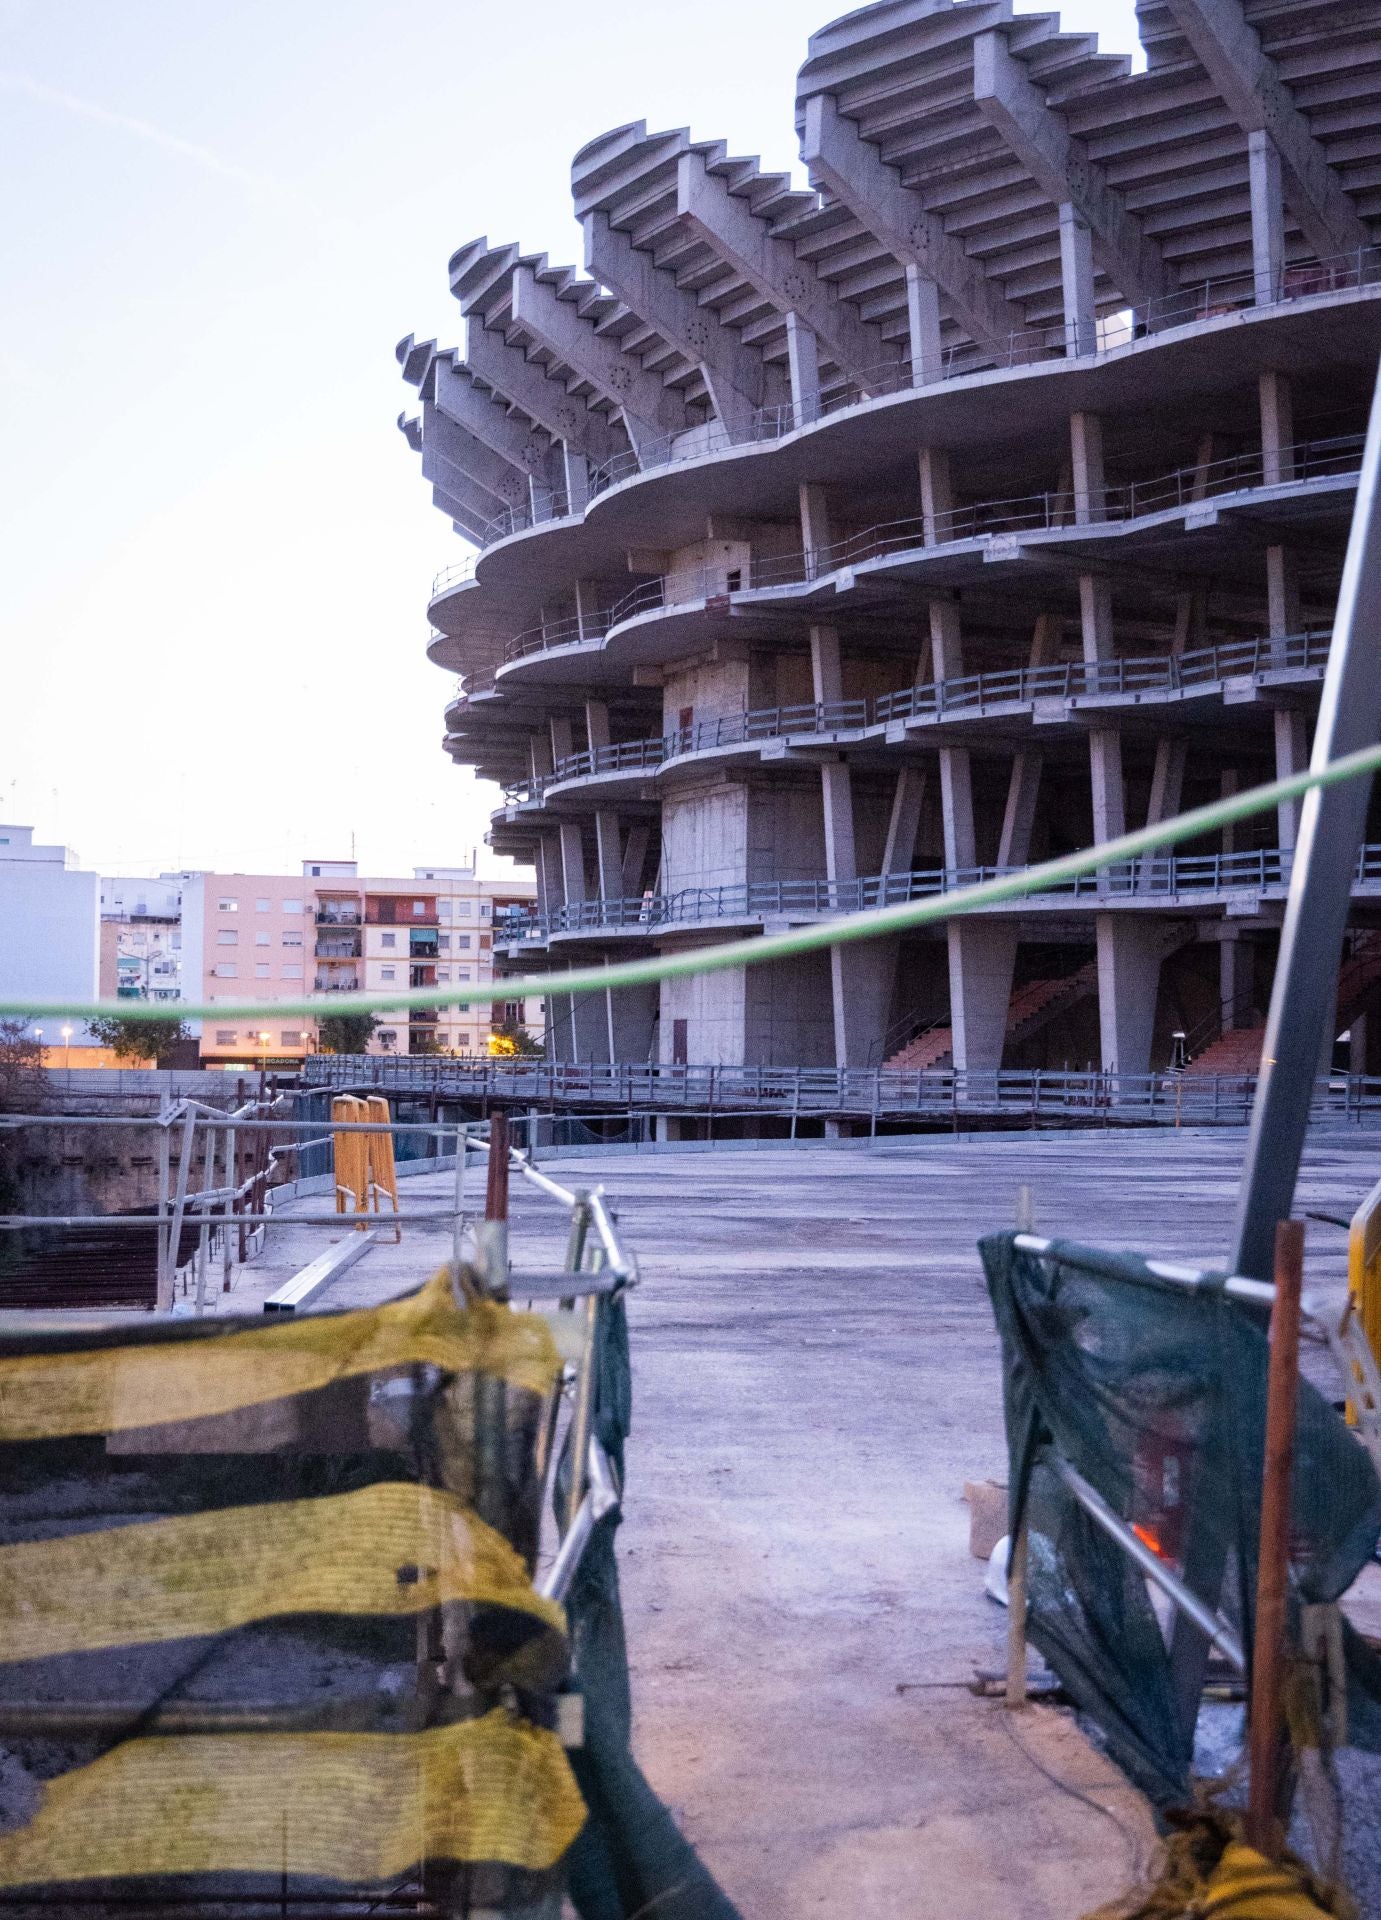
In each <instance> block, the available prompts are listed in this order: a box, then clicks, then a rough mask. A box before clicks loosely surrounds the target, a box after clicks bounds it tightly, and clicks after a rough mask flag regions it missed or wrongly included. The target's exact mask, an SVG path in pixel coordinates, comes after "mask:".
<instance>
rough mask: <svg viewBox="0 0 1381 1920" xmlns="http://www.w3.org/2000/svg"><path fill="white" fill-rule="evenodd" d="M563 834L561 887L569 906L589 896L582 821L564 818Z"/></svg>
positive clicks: (561, 831)
mask: <svg viewBox="0 0 1381 1920" xmlns="http://www.w3.org/2000/svg"><path fill="white" fill-rule="evenodd" d="M559 831H560V834H561V888H562V892H563V893H564V894H565V896H566V904H567V906H575V905H577V904H578V903H579V902H581V901H583V900H584V899H585V898H586V897H587V896H586V892H585V848H584V844H583V842H582V839H581V833H580V822H579V821H578V820H563V821H562V822H561V826H560V829H559Z"/></svg>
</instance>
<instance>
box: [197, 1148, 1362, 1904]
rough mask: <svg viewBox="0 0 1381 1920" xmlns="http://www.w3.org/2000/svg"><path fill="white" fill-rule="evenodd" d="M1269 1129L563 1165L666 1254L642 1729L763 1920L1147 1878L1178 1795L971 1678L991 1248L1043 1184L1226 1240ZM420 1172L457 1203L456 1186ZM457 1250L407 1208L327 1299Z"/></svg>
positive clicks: (645, 1481) (409, 1198) (639, 1559)
mask: <svg viewBox="0 0 1381 1920" xmlns="http://www.w3.org/2000/svg"><path fill="white" fill-rule="evenodd" d="M1241 1152H1242V1136H1241V1135H1239V1134H1228V1133H1223V1132H1214V1133H1210V1134H1201V1135H1194V1134H1189V1133H1182V1134H1178V1135H1176V1134H1161V1133H1157V1134H1151V1133H1144V1134H1143V1133H1138V1134H1132V1135H1125V1134H1116V1135H1113V1134H1106V1135H1062V1136H1055V1137H1043V1136H1006V1137H993V1136H988V1137H986V1138H977V1139H960V1140H948V1139H942V1138H933V1137H932V1138H930V1139H926V1140H923V1141H919V1142H918V1141H915V1140H911V1141H905V1142H887V1141H881V1142H879V1143H877V1145H876V1146H874V1147H869V1146H867V1145H865V1144H858V1145H853V1146H841V1147H839V1148H826V1149H812V1150H808V1151H803V1152H796V1153H793V1152H792V1151H790V1150H789V1149H785V1148H772V1149H764V1150H758V1151H732V1150H723V1151H716V1152H709V1153H695V1154H685V1155H678V1154H676V1153H674V1152H666V1153H648V1154H638V1155H617V1156H613V1155H609V1156H600V1155H594V1154H591V1155H588V1156H584V1157H582V1158H580V1159H566V1158H562V1159H560V1160H559V1161H557V1162H555V1163H554V1164H553V1165H552V1167H551V1170H552V1171H553V1173H554V1174H555V1175H556V1176H557V1177H558V1178H560V1179H562V1180H563V1181H565V1182H568V1183H571V1184H575V1183H583V1184H594V1183H595V1182H602V1183H603V1184H604V1186H605V1187H606V1189H607V1191H608V1193H609V1195H610V1197H611V1199H612V1200H613V1201H614V1203H615V1204H616V1206H617V1209H618V1211H619V1214H620V1219H621V1225H622V1230H623V1231H624V1233H625V1234H626V1238H627V1241H628V1244H629V1245H630V1246H631V1247H632V1248H634V1249H635V1250H636V1252H637V1253H638V1255H639V1257H640V1260H641V1263H642V1270H643V1282H644V1283H643V1285H642V1286H641V1287H640V1288H639V1289H638V1291H637V1292H636V1294H635V1295H634V1297H633V1300H632V1304H631V1320H632V1329H633V1362H634V1430H633V1439H632V1444H631V1448H630V1453H629V1488H628V1512H627V1520H626V1522H625V1525H624V1526H623V1528H622V1530H621V1533H620V1556H621V1565H622V1574H623V1581H624V1593H625V1601H626V1607H627V1616H628V1630H629V1642H630V1646H631V1650H632V1659H633V1684H634V1701H635V1714H636V1724H635V1745H636V1749H637V1752H638V1755H639V1758H640V1760H641V1762H642V1764H643V1766H644V1767H645V1769H646V1771H647V1773H648V1775H649V1776H650V1778H651V1779H652V1781H653V1783H654V1785H655V1786H656V1787H657V1789H658V1791H659V1792H660V1793H661V1794H662V1795H663V1796H664V1797H665V1798H666V1799H667V1801H668V1802H669V1803H670V1804H671V1805H672V1807H673V1808H674V1809H675V1810H676V1812H677V1815H678V1817H679V1819H680V1820H681V1822H682V1824H683V1826H684V1829H685V1831H686V1832H687V1834H688V1835H689V1837H690V1838H691V1839H692V1840H693V1841H694V1843H695V1844H696V1845H697V1846H698V1847H699V1848H700V1849H701V1851H702V1853H703V1855H704V1857H705V1859H706V1860H707V1862H708V1863H709V1865H710V1866H711V1868H712V1869H713V1870H714V1872H715V1873H716V1874H717V1875H718V1876H719V1878H720V1879H721V1881H722V1883H723V1884H724V1886H725V1888H726V1890H727V1891H728V1892H729V1893H730V1895H731V1896H732V1897H733V1898H734V1899H735V1900H736V1901H737V1902H738V1903H739V1905H740V1906H741V1908H742V1910H743V1912H744V1914H745V1916H746V1917H747V1920H788V1916H790V1917H791V1920H796V1917H797V1916H802V1915H810V1914H813V1913H830V1914H831V1915H837V1914H841V1913H843V1914H847V1915H848V1916H849V1920H883V1917H884V1916H886V1917H887V1920H892V1917H893V1916H896V1915H898V1914H903V1913H935V1914H944V1915H945V1916H946V1920H980V1917H981V1920H1008V1916H1011V1917H1012V1920H1017V1917H1018V1916H1020V1920H1073V1917H1074V1916H1077V1915H1079V1914H1081V1913H1083V1912H1084V1911H1085V1909H1087V1908H1088V1907H1090V1906H1093V1905H1095V1904H1097V1903H1098V1902H1099V1901H1101V1900H1104V1899H1107V1898H1109V1897H1110V1896H1111V1895H1113V1894H1114V1893H1116V1892H1118V1891H1119V1890H1120V1889H1122V1888H1123V1887H1125V1886H1126V1885H1127V1884H1128V1883H1129V1882H1130V1881H1131V1880H1132V1879H1133V1878H1134V1877H1135V1876H1136V1875H1137V1874H1138V1872H1139V1871H1140V1870H1141V1868H1142V1866H1143V1865H1144V1863H1145V1861H1146V1859H1147V1858H1148V1857H1149V1852H1150V1848H1151V1846H1152V1843H1153V1830H1152V1827H1151V1822H1150V1819H1149V1817H1148V1814H1147V1810H1146V1808H1145V1805H1144V1803H1143V1802H1142V1801H1141V1799H1140V1797H1139V1796H1138V1795H1137V1794H1135V1793H1134V1792H1133V1791H1132V1790H1131V1789H1130V1788H1129V1787H1128V1786H1127V1785H1126V1784H1125V1782H1124V1781H1123V1780H1122V1777H1121V1775H1120V1774H1119V1773H1118V1772H1117V1771H1116V1769H1115V1768H1114V1767H1112V1766H1111V1764H1110V1763H1109V1762H1108V1761H1107V1760H1106V1759H1105V1758H1104V1757H1103V1756H1102V1755H1101V1754H1099V1753H1098V1752H1097V1751H1096V1750H1095V1749H1094V1747H1093V1746H1092V1745H1091V1744H1090V1743H1089V1742H1088V1741H1087V1740H1086V1739H1085V1737H1084V1736H1083V1734H1082V1733H1081V1732H1080V1731H1079V1729H1078V1728H1077V1727H1076V1726H1075V1725H1074V1724H1073V1722H1072V1720H1071V1719H1070V1718H1069V1716H1068V1715H1065V1714H1063V1713H1060V1712H1058V1711H1055V1710H1052V1709H1049V1708H1044V1707H1033V1708H1031V1709H1029V1710H1028V1711H1026V1712H1025V1713H1023V1714H1021V1715H1017V1716H1013V1715H1010V1714H1008V1713H1007V1712H1006V1711H1005V1709H1004V1708H1003V1707H1002V1706H1001V1705H1000V1704H998V1703H995V1702H991V1701H986V1700H980V1699H976V1698H974V1697H973V1696H972V1695H971V1694H970V1693H969V1692H968V1691H967V1690H966V1685H965V1683H966V1682H967V1681H968V1680H969V1679H970V1677H971V1675H972V1672H973V1669H974V1668H975V1667H987V1668H998V1667H1000V1666H1001V1665H1002V1662H1003V1658H1004V1634H1005V1615H1004V1614H1003V1613H1002V1612H1001V1610H1000V1609H998V1608H997V1607H995V1606H994V1605H993V1604H992V1603H991V1602H990V1601H988V1600H987V1599H986V1598H985V1597H984V1595H983V1590H982V1568H981V1566H980V1563H979V1562H978V1561H976V1560H974V1559H972V1558H971V1557H970V1555H969V1552H968V1515H967V1508H966V1507H965V1505H964V1504H963V1500H962V1488H963V1483H964V1481H965V1480H968V1479H980V1478H983V1477H985V1476H992V1477H994V1478H999V1479H1000V1478H1003V1477H1004V1476H1005V1470H1006V1462H1005V1452H1004V1447H1003V1439H1002V1416H1001V1403H1000V1382H999V1370H998V1352H997V1341H996V1337H995V1334H994V1331H993V1326H992V1320H991V1315H990V1312H989V1309H988V1304H987V1299H986V1295H985V1292H984V1289H983V1282H982V1277H981V1273H980V1271H979V1266H978V1261H977V1257H976V1254H975V1251H974V1242H975V1240H976V1239H977V1238H978V1236H979V1235H980V1234H981V1233H982V1232H984V1231H986V1230H988V1229H989V1228H992V1227H995V1226H1001V1225H1003V1224H1005V1223H1007V1222H1009V1221H1011V1220H1012V1219H1013V1217H1014V1213H1015V1207H1016V1196H1017V1190H1018V1187H1019V1186H1020V1185H1021V1184H1022V1183H1023V1182H1027V1183H1029V1184H1030V1185H1031V1186H1032V1188H1033V1192H1034V1201H1035V1217H1036V1225H1037V1228H1038V1230H1049V1231H1053V1232H1059V1233H1063V1234H1068V1235H1070V1236H1072V1237H1075V1238H1080V1239H1086V1240H1089V1241H1093V1242H1096V1243H1098V1244H1102V1245H1107V1246H1119V1247H1131V1248H1137V1249H1139V1250H1143V1251H1146V1252H1154V1253H1157V1254H1160V1255H1164V1256H1169V1257H1178V1258H1184V1259H1188V1260H1198V1261H1202V1262H1205V1263H1207V1262H1210V1261H1215V1260H1221V1259H1222V1258H1223V1257H1224V1255H1225V1247H1226V1241H1227V1238H1228V1235H1229V1232H1230V1229H1231V1220H1232V1209H1233V1198H1234V1192H1235V1186H1236V1179H1237V1173H1238V1168H1239V1165H1240V1159H1241ZM1376 1155H1377V1149H1376V1145H1375V1143H1374V1142H1373V1141H1371V1140H1369V1139H1367V1138H1366V1137H1365V1136H1362V1137H1358V1136H1349V1135H1347V1134H1344V1133H1339V1134H1333V1135H1322V1136H1320V1137H1319V1138H1318V1139H1316V1140H1315V1142H1314V1143H1313V1145H1312V1146H1311V1150H1310V1152H1309V1155H1308V1159H1307V1163H1306V1167H1305V1172H1304V1177H1303V1181H1302V1185H1301V1190H1300V1198H1299V1206H1300V1208H1301V1209H1305V1208H1317V1209H1319V1210H1321V1211H1324V1212H1331V1213H1336V1214H1340V1215H1347V1214H1349V1213H1350V1212H1351V1211H1352V1209H1353V1207H1354V1206H1355V1205H1356V1203H1357V1201H1358V1199H1359V1198H1360V1197H1361V1195H1362V1194H1363V1193H1364V1192H1365V1191H1366V1190H1367V1189H1368V1188H1369V1187H1370V1186H1371V1184H1372V1183H1373V1182H1374V1180H1375V1179H1376V1177H1377V1174H1378V1172H1381V1169H1379V1168H1378V1167H1377V1165H1376ZM404 1192H405V1196H406V1204H408V1206H409V1207H414V1206H417V1207H420V1206H423V1205H428V1206H429V1205H432V1204H436V1205H444V1204H445V1198H446V1197H448V1196H449V1193H450V1177H449V1176H421V1177H419V1178H418V1179H416V1180H412V1181H409V1182H408V1183H407V1185H406V1187H405V1189H404ZM476 1197H478V1196H476ZM302 1204H303V1206H304V1207H309V1206H311V1205H312V1204H314V1203H312V1202H304V1203H302ZM315 1204H319V1203H315ZM298 1236H302V1238H303V1242H304V1247H305V1251H303V1252H302V1254H301V1258H300V1259H297V1260H296V1263H297V1264H303V1263H305V1260H306V1259H308V1258H310V1257H311V1256H312V1254H313V1253H315V1252H317V1251H319V1250H320V1248H321V1246H322V1245H323V1244H324V1241H325V1239H327V1238H329V1237H330V1233H329V1230H328V1232H327V1233H325V1234H323V1233H321V1232H317V1233H316V1234H315V1235H314V1236H312V1235H311V1230H309V1229H303V1228H291V1229H274V1230H273V1233H271V1235H270V1252H269V1257H270V1259H271V1260H272V1262H273V1264H274V1265H275V1266H278V1265H280V1264H285V1262H284V1255H285V1254H286V1253H287V1252H288V1248H289V1245H290V1244H291V1243H292V1242H296V1240H297V1239H298ZM275 1238H276V1239H277V1240H278V1241H279V1246H278V1247H277V1248H275V1246H274V1241H275ZM514 1239H515V1251H516V1252H517V1254H518V1257H519V1258H523V1259H526V1258H528V1257H534V1258H541V1259H543V1260H546V1259H553V1260H554V1259H556V1258H557V1257H559V1252H560V1248H561V1245H562V1243H563V1240H564V1231H563V1228H562V1225H561V1219H560V1216H559V1215H558V1214H557V1212H556V1211H555V1210H554V1209H553V1208H552V1207H551V1206H550V1204H549V1203H547V1202H545V1201H542V1200H541V1199H539V1198H538V1197H537V1196H535V1195H534V1194H532V1193H531V1192H530V1190H527V1189H524V1188H522V1187H515V1192H514ZM1344 1240H1345V1236H1344V1235H1343V1234H1342V1233H1341V1232H1340V1231H1338V1230H1337V1229H1336V1228H1333V1227H1329V1226H1325V1225H1319V1224H1314V1225H1311V1227H1310V1230H1309V1266H1310V1275H1309V1281H1310V1285H1311V1286H1315V1287H1320V1286H1322V1287H1323V1288H1324V1289H1326V1290H1328V1291H1331V1292H1334V1293H1336V1292H1338V1290H1339V1289H1340V1288H1341V1286H1342V1284H1343V1281H1344V1259H1343V1252H1344ZM446 1250H447V1240H446V1236H445V1234H444V1232H443V1231H441V1230H436V1231H431V1230H429V1231H426V1232H422V1231H418V1230H414V1231H412V1232H406V1231H405V1238H404V1241H403V1245H402V1247H401V1248H399V1249H397V1250H394V1249H393V1248H392V1247H391V1246H386V1247H381V1248H376V1249H375V1250H374V1251H373V1252H371V1253H370V1254H369V1255H368V1256H366V1258H365V1259H364V1260H363V1261H361V1262H360V1264H359V1265H357V1266H356V1267H354V1268H353V1269H352V1270H351V1271H350V1272H349V1273H348V1274H347V1275H345V1276H344V1277H343V1279H342V1280H341V1281H340V1283H339V1284H338V1286H337V1287H336V1288H334V1289H332V1290H331V1292H330V1293H328V1294H327V1295H326V1296H324V1297H323V1298H322V1300H321V1302H320V1304H321V1305H323V1306H326V1305H344V1304H347V1303H351V1304H353V1303H355V1302H363V1301H364V1300H366V1299H369V1298H374V1299H377V1298H381V1297H383V1296H384V1295H386V1294H388V1293H391V1292H394V1291H397V1290H398V1288H399V1286H401V1285H406V1284H411V1283H413V1282H415V1281H416V1279H418V1278H419V1277H421V1275H422V1274H424V1273H425V1272H428V1271H430V1270H431V1269H432V1267H433V1266H434V1265H435V1264H437V1263H439V1262H440V1261H441V1260H442V1259H444V1258H445V1255H446ZM293 1257H294V1258H296V1250H295V1249H294V1254H293ZM247 1282H249V1275H248V1274H246V1276H245V1281H242V1282H241V1286H242V1287H244V1286H245V1285H246V1283H247ZM252 1284H253V1286H254V1288H255V1289H257V1286H258V1282H257V1276H256V1279H255V1281H254V1282H253V1283H252ZM249 1299H250V1294H249V1293H248V1292H246V1293H244V1294H243V1296H242V1299H241V1300H240V1301H236V1300H235V1297H234V1296H231V1298H230V1300H228V1301H227V1304H248V1302H249ZM1327 1379H1328V1376H1327V1373H1326V1372H1325V1373H1324V1374H1323V1375H1322V1376H1321V1380H1323V1381H1326V1380H1327ZM1330 1391H1331V1387H1330Z"/></svg>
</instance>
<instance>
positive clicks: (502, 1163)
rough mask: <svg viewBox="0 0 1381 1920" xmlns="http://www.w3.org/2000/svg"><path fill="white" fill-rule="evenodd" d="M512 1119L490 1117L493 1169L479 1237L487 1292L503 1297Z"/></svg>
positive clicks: (495, 1114) (500, 1115)
mask: <svg viewBox="0 0 1381 1920" xmlns="http://www.w3.org/2000/svg"><path fill="white" fill-rule="evenodd" d="M508 1152H509V1138H508V1115H507V1114H506V1113H501V1112H497V1111H496V1112H493V1113H491V1114H490V1116H489V1166H488V1169H487V1178H486V1181H485V1189H484V1220H483V1222H482V1224H481V1225H480V1227H479V1229H478V1231H477V1232H476V1235H475V1243H476V1251H477V1254H478V1260H479V1266H480V1270H481V1272H482V1273H483V1275H484V1284H485V1289H486V1291H487V1292H489V1293H491V1294H502V1293H503V1292H504V1291H505V1290H506V1288H507V1285H508Z"/></svg>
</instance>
